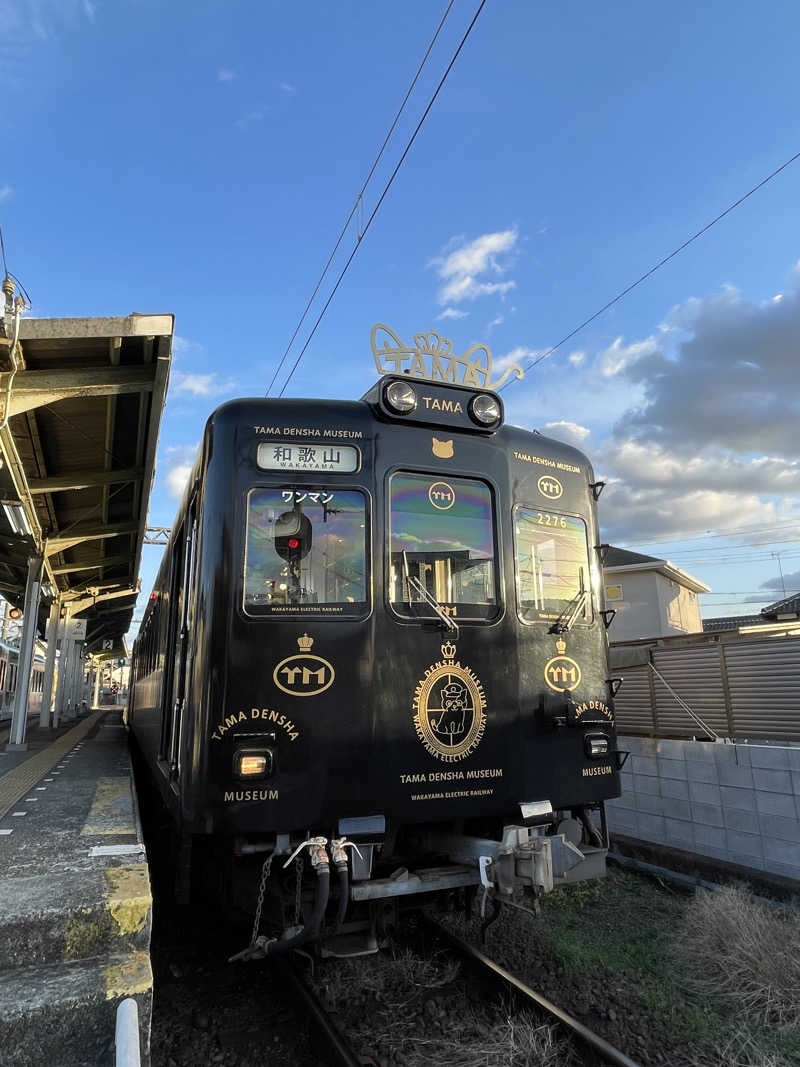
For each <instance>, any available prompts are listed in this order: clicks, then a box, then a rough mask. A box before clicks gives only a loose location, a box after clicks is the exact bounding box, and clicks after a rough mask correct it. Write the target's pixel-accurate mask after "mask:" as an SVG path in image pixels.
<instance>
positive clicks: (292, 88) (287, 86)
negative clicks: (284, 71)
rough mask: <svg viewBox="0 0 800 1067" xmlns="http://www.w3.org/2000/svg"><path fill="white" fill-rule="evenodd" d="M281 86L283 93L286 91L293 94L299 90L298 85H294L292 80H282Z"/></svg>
mask: <svg viewBox="0 0 800 1067" xmlns="http://www.w3.org/2000/svg"><path fill="white" fill-rule="evenodd" d="M279 88H280V91H281V92H282V93H286V95H287V96H292V95H293V94H294V93H296V92H297V86H296V85H292V83H291V82H281V83H280V86H279Z"/></svg>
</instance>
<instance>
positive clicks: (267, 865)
mask: <svg viewBox="0 0 800 1067" xmlns="http://www.w3.org/2000/svg"><path fill="white" fill-rule="evenodd" d="M274 855H275V854H274V853H273V852H270V854H269V855H268V856H267V858H266V859H265V860H264V866H263V867H262V868H261V884H260V885H259V887H258V903H257V904H256V917H255V919H254V920H253V932H252V934H251V935H250V944H251V945H254V944H255V943H256V938H257V937H258V928H259V926H260V925H261V909H262V908H263V907H264V893H265V892H266V889H267V882H268V881H269V873H270V869H271V867H272V860H273V858H274Z"/></svg>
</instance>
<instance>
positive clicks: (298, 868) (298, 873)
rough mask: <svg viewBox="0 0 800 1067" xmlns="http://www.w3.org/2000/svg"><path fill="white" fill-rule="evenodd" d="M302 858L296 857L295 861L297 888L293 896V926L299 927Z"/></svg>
mask: <svg viewBox="0 0 800 1067" xmlns="http://www.w3.org/2000/svg"><path fill="white" fill-rule="evenodd" d="M303 867H304V863H303V857H302V856H298V857H297V859H296V860H295V868H294V869H295V875H296V878H297V887H296V889H295V894H294V925H295V926H299V925H300V909H301V908H302V895H303Z"/></svg>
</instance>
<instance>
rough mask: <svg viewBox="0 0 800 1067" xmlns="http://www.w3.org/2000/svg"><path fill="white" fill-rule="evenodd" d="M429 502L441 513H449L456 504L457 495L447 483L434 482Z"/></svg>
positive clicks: (430, 490) (429, 491) (429, 494)
mask: <svg viewBox="0 0 800 1067" xmlns="http://www.w3.org/2000/svg"><path fill="white" fill-rule="evenodd" d="M428 500H430V502H431V504H433V506H434V507H435V508H438V509H439V511H447V510H448V509H449V508H451V507H452V506H453V504H455V502H456V493H455V490H454V489H453V487H452V485H448V484H447V482H434V483H433V485H432V486H431V487H430V489H429V490H428Z"/></svg>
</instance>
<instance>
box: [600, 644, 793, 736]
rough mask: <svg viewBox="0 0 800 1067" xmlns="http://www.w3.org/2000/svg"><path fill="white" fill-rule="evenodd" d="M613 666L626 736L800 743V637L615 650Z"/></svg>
mask: <svg viewBox="0 0 800 1067" xmlns="http://www.w3.org/2000/svg"><path fill="white" fill-rule="evenodd" d="M626 661H627V662H626ZM612 663H613V664H614V668H613V673H614V674H616V675H621V676H622V677H623V678H624V682H623V684H622V687H621V689H620V691H619V693H618V694H617V697H616V699H615V706H616V715H617V729H618V730H619V731H620V732H621V733H631V734H646V735H650V736H653V737H676V738H681V737H688V738H691V737H701V736H712V737H713V736H714V734H717V735H719V736H721V737H730V738H739V739H745V738H747V739H752V740H761V741H784V742H785V741H798V742H800V633H797V632H794V633H791V634H786V633H783V634H780V635H776V636H764V635H763V634H754V635H753V636H752V637H748V636H747V635H742V634H733V635H731V639H730V640H720V637H719V635H715V634H698V635H695V638H694V641H692V640H691V639H687V638H680V639H679V640H678V642H676V643H672V642H671V639H666V640H664V641H661V642H659V643H658V645H656V646H651V647H647V646H643V645H641V644H640V645H630V646H620V647H612ZM698 720H699V722H698ZM701 724H702V725H701ZM704 727H707V729H705V728H704Z"/></svg>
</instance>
